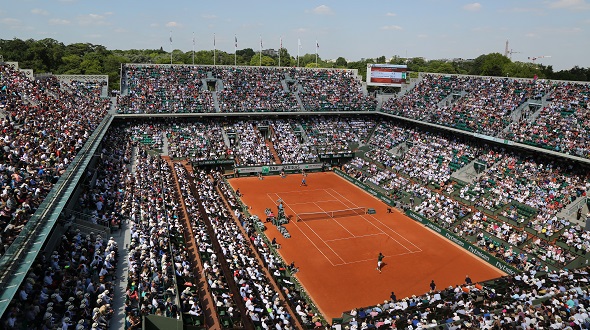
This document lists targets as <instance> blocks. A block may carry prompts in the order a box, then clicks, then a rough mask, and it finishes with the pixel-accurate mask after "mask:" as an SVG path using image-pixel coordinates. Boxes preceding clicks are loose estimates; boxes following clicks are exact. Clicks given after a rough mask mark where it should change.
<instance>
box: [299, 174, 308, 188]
mask: <svg viewBox="0 0 590 330" xmlns="http://www.w3.org/2000/svg"><path fill="white" fill-rule="evenodd" d="M301 186H306V187H307V182H306V181H305V175H303V176H302V178H301V184H300V185H299V187H301Z"/></svg>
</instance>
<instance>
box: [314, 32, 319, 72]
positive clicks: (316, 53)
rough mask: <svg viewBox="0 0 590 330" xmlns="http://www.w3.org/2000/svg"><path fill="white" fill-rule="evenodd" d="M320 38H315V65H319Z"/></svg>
mask: <svg viewBox="0 0 590 330" xmlns="http://www.w3.org/2000/svg"><path fill="white" fill-rule="evenodd" d="M318 46H319V45H318V40H317V39H316V40H315V67H316V68H317V67H318Z"/></svg>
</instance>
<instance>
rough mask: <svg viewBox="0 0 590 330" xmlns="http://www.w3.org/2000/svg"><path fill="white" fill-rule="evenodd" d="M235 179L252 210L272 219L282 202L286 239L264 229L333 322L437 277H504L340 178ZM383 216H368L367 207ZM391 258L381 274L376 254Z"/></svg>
mask: <svg viewBox="0 0 590 330" xmlns="http://www.w3.org/2000/svg"><path fill="white" fill-rule="evenodd" d="M300 183H301V174H292V175H288V176H287V177H286V178H281V177H280V176H270V177H265V178H264V180H258V178H256V177H246V178H238V179H231V180H230V184H231V185H232V186H233V188H234V189H238V188H240V192H241V193H242V194H243V197H242V200H243V201H244V203H246V205H248V206H249V207H251V209H250V211H251V212H252V213H253V214H257V215H258V216H259V217H260V218H261V219H263V220H264V219H265V214H264V210H265V209H266V208H271V209H273V210H274V211H275V212H276V210H277V204H278V200H279V199H281V200H282V201H283V206H284V210H285V214H286V215H287V216H288V217H290V219H291V221H290V222H289V223H288V224H286V225H285V228H287V230H288V231H289V233H290V235H291V238H288V239H287V238H284V237H282V236H281V234H280V233H279V232H278V230H277V228H276V227H275V226H273V225H272V224H270V223H269V224H267V228H268V229H267V230H266V231H265V234H266V235H267V237H268V238H269V239H272V238H273V237H276V239H277V242H278V243H279V244H281V249H280V250H279V253H280V254H281V256H282V257H283V259H284V260H285V261H286V262H287V263H290V262H292V261H294V262H295V264H296V266H297V267H299V272H298V273H297V274H296V276H297V278H298V279H299V281H300V282H301V283H302V285H303V286H304V287H305V289H306V291H307V292H308V293H309V295H310V296H311V297H312V298H313V300H314V302H315V303H316V304H317V306H318V307H319V308H320V310H321V312H322V313H323V314H324V316H325V317H327V318H328V319H331V318H334V317H339V316H340V315H341V313H342V312H344V311H347V310H350V309H352V308H355V307H361V306H372V305H376V304H379V303H383V301H384V300H386V299H388V297H389V295H390V293H391V291H395V293H396V295H397V297H398V298H403V297H406V296H411V295H414V294H415V295H421V294H424V293H425V292H427V291H428V290H429V283H430V281H431V280H435V282H436V284H437V288H439V289H442V288H444V287H448V286H450V285H453V286H454V285H457V284H461V283H463V281H464V278H465V275H467V274H469V276H470V277H471V278H472V279H473V280H474V281H483V280H488V279H491V278H495V277H499V276H502V275H504V273H502V272H501V271H499V270H497V269H496V268H493V267H492V266H490V265H488V264H487V263H485V262H484V261H482V260H480V259H478V258H476V257H474V256H473V255H471V254H469V253H468V252H466V251H465V250H463V249H461V248H459V247H457V246H455V245H454V244H452V243H450V242H449V241H448V240H446V239H445V238H443V237H441V236H439V235H438V234H436V233H434V232H432V231H431V230H429V229H427V228H426V227H424V226H423V225H421V224H420V223H417V222H416V221H414V220H412V219H410V218H408V217H406V216H405V215H403V214H402V213H400V212H398V211H396V210H394V211H393V212H392V213H387V208H388V207H387V205H385V204H384V203H382V202H381V201H379V200H377V199H376V198H374V197H373V196H371V195H370V194H367V193H366V192H364V191H363V190H361V189H360V188H358V187H356V186H354V185H353V184H351V183H349V182H348V181H346V180H344V179H342V178H340V177H339V176H338V175H336V174H334V173H331V172H326V173H310V174H309V175H308V177H307V186H306V187H305V186H304V187H301V186H300ZM367 208H372V209H375V211H376V214H366V213H365V209H367ZM379 252H381V253H383V254H384V255H385V259H384V266H383V269H382V273H379V272H378V271H377V270H376V266H377V255H378V254H379Z"/></svg>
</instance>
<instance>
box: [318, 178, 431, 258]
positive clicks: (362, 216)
mask: <svg viewBox="0 0 590 330" xmlns="http://www.w3.org/2000/svg"><path fill="white" fill-rule="evenodd" d="M330 190H332V191H333V192H335V193H337V194H338V195H340V197H342V198H344V199H345V200H346V201H348V203H350V204H352V205H353V206H354V207H359V206H358V205H356V204H355V203H353V202H351V201H350V200H349V199H348V198H346V197H344V196H343V195H342V194H340V193H339V192H337V191H336V190H334V189H332V188H330ZM326 192H327V193H328V194H330V195H331V196H332V197H334V198H337V197H336V196H334V195H332V194H331V193H330V192H328V191H326ZM343 204H344V202H343ZM361 218H363V220H365V221H367V222H368V223H370V224H371V225H373V227H375V228H377V229H379V231H381V232H382V233H384V234H385V235H387V236H389V238H391V239H392V240H394V241H395V242H396V243H397V244H399V245H401V246H403V247H404V249H406V250H408V251H409V252H412V253H413V252H421V251H422V249H420V248H418V247H417V246H416V245H415V244H414V243H412V242H409V241H408V240H407V239H405V238H404V240H406V241H407V242H409V243H410V244H412V245H414V247H416V248H418V250H419V251H412V250H410V249H408V247H406V246H405V245H404V244H402V243H401V242H399V241H398V240H396V239H395V238H393V237H391V235H389V234H388V233H386V232H385V231H383V229H381V228H379V227H377V226H376V225H375V224H374V223H372V222H371V221H369V220H368V219H366V218H365V216H364V215H361ZM372 218H373V219H375V220H377V221H379V220H378V219H377V218H375V217H372ZM379 223H381V224H382V225H384V226H385V224H384V223H383V222H381V221H379ZM385 227H387V228H389V226H385ZM389 229H391V228H389ZM396 234H397V233H396ZM398 235H399V234H398ZM399 236H400V237H402V238H403V236H401V235H399Z"/></svg>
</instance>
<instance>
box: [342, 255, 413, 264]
mask: <svg viewBox="0 0 590 330" xmlns="http://www.w3.org/2000/svg"><path fill="white" fill-rule="evenodd" d="M414 253H416V252H406V253H398V254H394V255H391V256H386V257H399V256H405V255H407V254H414ZM367 261H375V258H371V259H365V260H356V261H350V262H345V263H343V264H335V265H334V266H346V265H350V264H357V263H359V262H367Z"/></svg>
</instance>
